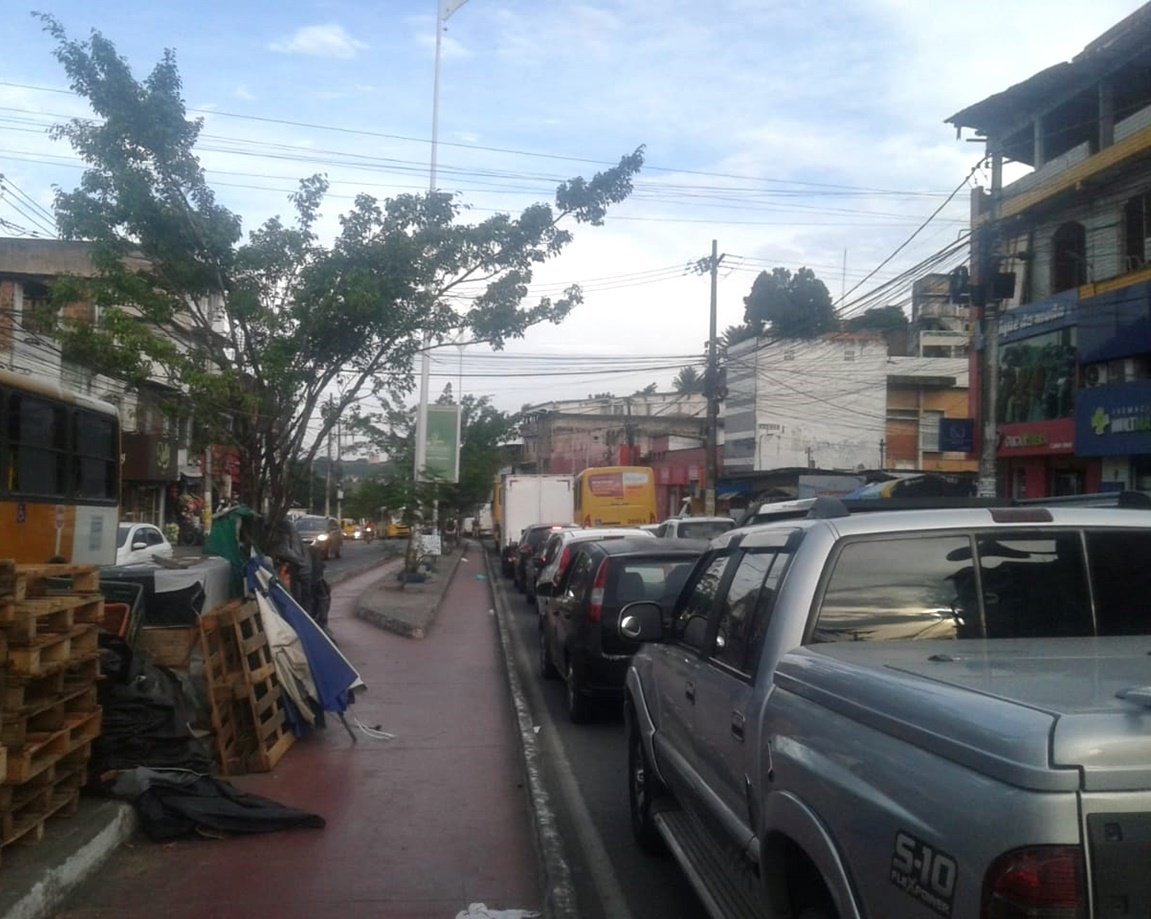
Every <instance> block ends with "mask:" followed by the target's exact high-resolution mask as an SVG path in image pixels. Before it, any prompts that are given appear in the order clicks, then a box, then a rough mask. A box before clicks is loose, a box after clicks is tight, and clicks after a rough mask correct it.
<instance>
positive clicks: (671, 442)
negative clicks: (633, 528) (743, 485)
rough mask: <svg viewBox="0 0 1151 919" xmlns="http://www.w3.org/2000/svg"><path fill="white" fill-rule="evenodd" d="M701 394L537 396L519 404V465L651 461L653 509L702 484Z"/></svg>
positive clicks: (569, 468)
mask: <svg viewBox="0 0 1151 919" xmlns="http://www.w3.org/2000/svg"><path fill="white" fill-rule="evenodd" d="M706 418H707V399H706V398H705V397H704V396H703V395H702V394H700V393H636V394H635V395H631V396H602V397H591V398H588V399H572V400H567V401H557V402H544V403H540V404H539V405H530V406H527V407H526V408H525V409H524V412H523V422H522V424H521V426H520V433H521V435H522V436H523V454H522V455H521V457H520V461H519V463H517V467H516V468H517V469H518V470H519V471H523V472H539V473H573V474H574V473H577V472H580V471H582V470H584V469H587V468H589V467H591V466H613V465H624V466H628V465H635V466H651V467H652V468H653V469H654V470H655V475H656V501H657V504H658V506H659V510H660V514H661V516H664V515H671V514H673V513H676V512H677V511H678V510H679V508H680V507H681V505H682V503H683V499H684V498H691V499H693V501H692V506H693V507H696V509H698V508H699V507H700V506H701V502H702V497H701V496H702V494H703V489H704V488H706V484H707V483H706V479H707V476H706V470H707V459H706V451H705V447H704V442H705V434H706V432H705V427H706Z"/></svg>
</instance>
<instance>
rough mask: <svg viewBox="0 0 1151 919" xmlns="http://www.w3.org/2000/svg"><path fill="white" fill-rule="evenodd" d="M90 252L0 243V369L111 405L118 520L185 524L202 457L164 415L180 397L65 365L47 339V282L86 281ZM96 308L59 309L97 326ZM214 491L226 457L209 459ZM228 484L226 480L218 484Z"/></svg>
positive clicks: (194, 510) (174, 390) (156, 384)
mask: <svg viewBox="0 0 1151 919" xmlns="http://www.w3.org/2000/svg"><path fill="white" fill-rule="evenodd" d="M93 274H94V268H93V266H92V263H91V259H90V247H89V246H88V244H86V243H83V242H67V241H61V240H53V239H20V238H0V366H3V367H4V368H5V369H8V370H13V371H15V372H18V373H27V374H32V375H36V376H40V377H45V378H48V379H51V380H55V381H58V382H59V384H60V385H61V386H63V387H64V388H66V389H68V390H71V391H73V392H79V393H84V394H86V395H90V396H94V397H96V398H99V399H103V400H104V401H107V402H110V403H112V404H113V405H115V406H117V408H118V409H119V413H120V424H121V432H122V435H121V453H122V458H123V464H122V469H121V472H122V494H121V514H122V516H123V517H124V519H127V520H141V521H148V522H151V523H157V524H163V523H185V524H191V523H192V522H193V521H192V519H191V518H192V516H193V515H195V516H196V517H198V516H199V513H200V503H198V501H197V499H198V498H199V497H200V496H202V494H203V482H202V480H203V474H204V466H205V465H208V463H205V462H203V460H204V459H205V456H204V455H203V454H202V453H193V452H191V451H190V449H189V446H190V443H191V439H192V437H191V422H190V418H189V417H188V416H187V415H186V416H185V417H184V418H182V419H177V418H175V417H173V416H172V415H171V413H170V412H168V411H166V410H165V408H164V406H165V404H170V402H171V399H172V396H173V395H176V394H178V392H179V390H178V387H177V386H176V385H174V383H173V382H172V381H167V380H163V379H159V378H157V379H154V380H150V381H149V382H148V383H146V384H145V385H144V386H142V387H140V388H134V387H131V386H128V385H127V384H125V383H124V382H123V381H122V380H119V379H116V378H115V377H113V376H107V375H104V374H100V373H94V372H93V371H92V370H91V369H90V368H88V367H86V366H84V365H83V364H82V363H80V362H78V361H76V360H72V359H70V356H69V355H68V354H67V352H66V351H65V350H63V349H62V347H61V345H60V343H59V342H58V341H56V340H55V339H54V338H53V337H52V335H51V333H50V324H49V323H47V322H45V320H44V318H43V316H42V315H39V313H40V311H41V310H42V309H44V308H46V307H47V306H48V303H49V294H50V288H51V286H52V284H53V282H54V281H55V280H57V279H59V278H61V277H64V276H71V277H80V278H83V277H91V276H92V275H93ZM96 309H97V307H96V306H95V305H94V304H92V303H89V302H76V303H72V304H69V305H67V306H66V307H64V310H65V312H66V313H67V314H68V315H69V317H70V318H72V319H75V320H80V321H95V320H96V318H97V314H96ZM213 456H214V460H215V461H214V470H215V471H214V473H213V474H214V476H215V477H216V478H217V479H218V480H219V481H218V483H217V491H219V490H220V489H223V488H226V487H227V486H229V485H230V484H231V482H230V479H231V476H232V475H233V473H234V469H232V467H231V466H230V465H229V463H230V455H229V454H228V452H227V451H226V450H223V449H221V448H219V447H217V448H216V449H215V451H214V452H213ZM225 478H226V479H227V480H228V481H226V482H225V481H224V479H225Z"/></svg>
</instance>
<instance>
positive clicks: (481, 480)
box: [346, 395, 518, 520]
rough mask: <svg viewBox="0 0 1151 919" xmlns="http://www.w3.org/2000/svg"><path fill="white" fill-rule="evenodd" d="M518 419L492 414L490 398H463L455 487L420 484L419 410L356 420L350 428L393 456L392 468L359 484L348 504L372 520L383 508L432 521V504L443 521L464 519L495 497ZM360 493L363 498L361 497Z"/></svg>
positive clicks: (403, 410)
mask: <svg viewBox="0 0 1151 919" xmlns="http://www.w3.org/2000/svg"><path fill="white" fill-rule="evenodd" d="M517 423H518V418H517V416H514V415H509V414H507V413H506V412H501V411H499V410H498V409H496V408H494V407H493V406H492V404H491V399H490V398H489V397H488V396H480V397H476V396H472V395H467V396H464V397H463V400H462V403H461V407H460V480H459V482H457V483H447V482H445V483H439V484H432V483H426V482H425V483H416V482H415V481H414V476H413V470H414V468H415V430H416V412H415V409H395V408H393V409H390V410H389V411H387V412H384V413H382V414H380V415H376V416H358V417H356V418H355V419H354V420H353V421H352V422H351V426H352V428H353V429H354V430H355V431H356V432H357V433H358V434H359V436H360V437H361V438H363V439H364V440H365V441H366V442H370V443H371V444H373V445H374V446H375V447H377V448H379V449H380V450H382V451H383V452H386V453H387V454H388V456H389V463H388V468H387V470H386V471H384V472H382V473H381V474H380V475H379V476H377V477H376V478H374V479H372V480H368V481H367V482H361V483H360V484H359V485H358V486H357V487H356V489H355V491H354V492H353V493H352V495H351V496H350V497H349V500H348V501H347V502H346V506H347V507H348V508H350V509H351V508H355V509H357V510H358V509H360V508H361V507H363V508H365V510H364V512H363V513H361V514H359V515H360V516H371V515H374V514H375V513H376V512H377V511H378V510H379V508H380V507H386V508H389V509H392V510H395V509H398V508H401V507H402V508H409V509H417V508H421V509H423V516H424V517H425V518H430V509H431V504H432V501H433V500H438V501H439V515H440V519H441V520H445V519H448V518H449V517H464V516H468V515H470V514H471V513H473V512H474V510H475V509H476V508H477V507H478V506H479V505H481V504H483V503H484V502H485V501H487V500H488V497H489V495H490V493H491V488H492V478H493V477H494V476H495V474H496V472H497V471H498V470H499V468H500V465H501V463H502V459H501V454H500V445H501V444H504V443H506V442H507V441H508V440H510V439H511V438H512V437H513V436H514V435H515V433H516V426H517ZM361 492H362V494H361Z"/></svg>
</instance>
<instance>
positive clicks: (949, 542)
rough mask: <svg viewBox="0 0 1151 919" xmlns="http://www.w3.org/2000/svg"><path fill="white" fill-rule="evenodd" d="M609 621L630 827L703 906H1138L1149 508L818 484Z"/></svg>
mask: <svg viewBox="0 0 1151 919" xmlns="http://www.w3.org/2000/svg"><path fill="white" fill-rule="evenodd" d="M620 629H621V631H622V632H623V633H624V634H625V635H626V636H627V637H629V638H636V639H640V640H641V641H644V642H645V644H644V645H643V646H642V647H641V649H640V651H639V652H638V653H637V654H636V655H635V657H634V658H633V661H632V665H631V668H630V670H629V672H628V676H627V687H626V701H625V712H626V717H627V724H628V732H629V743H628V749H629V764H628V766H629V768H628V790H629V797H630V803H631V818H632V829H633V832H634V834H635V837H636V840H637V841H638V842H639V844H640V845H641V846H642V847H644V848H646V849H649V850H658V849H662V848H670V850H671V852H672V853H673V854H674V856H675V858H676V859H677V860H678V861H679V862H680V864H681V865H682V867H683V869H684V870H685V871H686V873H687V875H688V876H689V878H690V879H691V881H692V883H693V885H694V886H695V887H696V889H697V890H698V891H699V893H700V896H701V898H702V899H703V901H704V903H705V904H706V906H707V908H708V910H709V912H711V913H712V914H713V915H715V916H717V917H718V916H723V917H737V916H749V917H751V916H767V917H784V916H792V917H803V919H816V917H820V919H827V917H840V919H847V917H900V919H902V917H909V919H913V917H939V916H942V917H988V919H1012V917H1020V919H1022V917H1050V919H1055V917H1059V919H1085V917H1089V916H1094V917H1120V916H1122V917H1128V916H1130V917H1135V916H1141V917H1146V916H1149V915H1151V512H1149V511H1146V510H1133V509H1120V508H1115V509H1107V510H1100V509H1081V508H1062V507H1052V508H1046V507H1012V508H990V507H987V508H966V509H948V510H918V511H878V512H874V513H858V514H857V513H849V512H848V511H847V509H846V508H845V507H844V505H843V504H841V503H840V502H838V501H835V500H834V499H820V500H819V501H817V502H815V505H814V506H813V508H812V509H811V512H810V516H809V517H806V518H804V519H797V520H786V521H783V522H779V523H772V524H766V525H762V526H755V527H748V528H742V529H737V530H732V531H730V532H728V533H725V534H724V535H722V536H720V537H717V538H716V539H715V540H713V541H712V544H711V548H710V550H709V551H708V553H707V554H705V555H704V556H703V557H702V558H701V560H700V562H699V563H698V565H697V566H696V567H695V569H694V571H693V573H692V576H691V578H690V579H689V581H688V583H687V585H686V587H685V589H684V592H683V593H682V594H681V596H680V598H679V601H678V603H677V604H676V608H675V610H674V613H673V614H672V616H671V617H670V618H669V617H668V616H667V615H666V614H665V613H662V612H661V610H660V609H659V608H658V607H657V606H656V605H654V604H650V603H636V604H632V605H630V606H628V607H626V608H625V609H624V611H623V614H622V616H621V622H620Z"/></svg>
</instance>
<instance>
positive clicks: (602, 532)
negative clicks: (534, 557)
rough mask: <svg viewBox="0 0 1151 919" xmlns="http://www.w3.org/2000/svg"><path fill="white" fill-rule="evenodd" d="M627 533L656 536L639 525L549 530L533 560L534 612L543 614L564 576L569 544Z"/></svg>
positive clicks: (638, 535)
mask: <svg viewBox="0 0 1151 919" xmlns="http://www.w3.org/2000/svg"><path fill="white" fill-rule="evenodd" d="M629 536H634V537H638V538H639V539H655V534H654V533H650V532H648V531H647V530H641V529H640V528H639V527H577V528H576V529H570V530H569V529H563V530H560V531H559V532H558V533H552V535H551V536H549V537H548V539H547V542H545V543H544V548H543V551H542V552H541V553H540V559H539V561H538V562H537V563H536V569H537V570H538V571H539V574H537V575H536V585H535V603H536V612H537V613H538V614H539V615H541V616H542V615H543V614H544V612H545V610H546V607H547V602H548V599H549V598H550V597H551V595H552V593H553V592H554V590H555V588H556V585H557V584H558V583H559V581H560V579H561V578H562V577H563V576H564V572H565V571H566V570H567V566H568V562H570V561H571V557H572V546H573V545H575V544H577V543H581V542H587V541H588V540H593V539H625V538H627V537H629Z"/></svg>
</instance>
